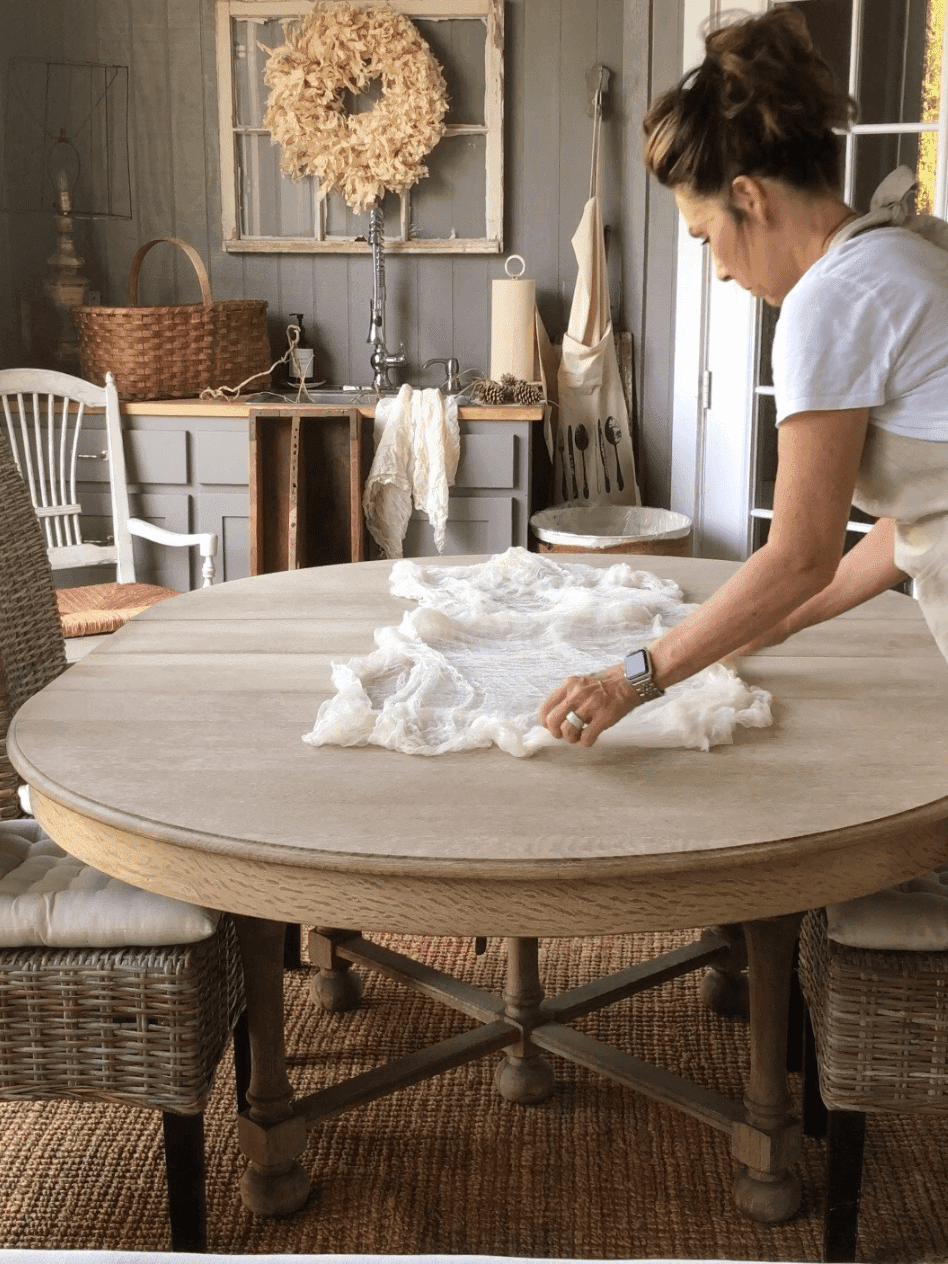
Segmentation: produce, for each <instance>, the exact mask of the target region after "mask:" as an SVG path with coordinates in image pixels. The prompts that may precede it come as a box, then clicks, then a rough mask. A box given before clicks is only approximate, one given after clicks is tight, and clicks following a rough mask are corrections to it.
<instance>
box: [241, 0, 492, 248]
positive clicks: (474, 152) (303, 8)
mask: <svg viewBox="0 0 948 1264" xmlns="http://www.w3.org/2000/svg"><path fill="white" fill-rule="evenodd" d="M381 2H382V0H364V3H366V4H375V3H381ZM392 4H393V7H394V8H396V9H397V10H398V11H399V12H401V13H404V14H405V16H406V17H409V18H411V20H412V21H413V22H414V23H415V25H416V26H417V27H418V29H419V31H420V32H421V34H422V36H423V37H424V39H425V40H426V41H427V43H428V44H429V46H430V47H431V50H432V53H433V54H434V56H435V58H436V59H437V61H438V62H439V64H440V65H441V67H442V70H443V72H444V76H445V79H446V81H447V84H448V92H449V95H450V104H449V109H448V115H447V120H446V127H445V133H444V136H443V137H442V138H441V140H440V141H439V142H438V144H437V145H436V146H435V148H434V149H433V150H432V151H431V153H430V154H429V155H428V157H427V159H426V166H427V167H428V171H429V175H428V177H427V178H426V179H423V180H421V181H419V183H418V184H417V185H415V186H414V188H413V189H411V190H409V191H407V192H405V193H402V194H401V195H394V194H387V195H386V196H385V198H384V199H383V202H382V209H383V212H384V215H385V249H386V251H387V252H388V251H390V252H394V253H399V252H403V253H411V254H499V253H500V252H501V251H502V250H503V210H504V208H503V163H504V155H503V85H504V69H503V56H504V17H503V14H504V9H503V0H392ZM310 8H311V4H310V3H309V2H308V0H217V7H216V15H217V77H218V105H219V123H220V153H221V207H222V223H223V246H224V249H225V250H226V251H229V252H232V253H247V254H252V253H258V254H259V253H270V254H272V253H284V254H328V253H346V254H358V253H367V252H368V251H369V249H370V247H369V245H368V243H367V242H366V240H365V238H366V235H367V224H368V218H367V214H366V215H354V214H353V213H352V212H351V211H350V210H349V208H348V207H347V206H346V204H345V202H344V201H343V199H342V197H341V195H339V194H337V193H335V192H330V193H326V191H324V190H322V189H320V187H319V181H318V180H317V179H316V177H315V176H310V177H304V178H303V179H301V180H300V181H298V182H296V183H294V182H293V181H292V180H289V179H288V178H287V177H285V176H283V175H282V174H281V172H280V160H279V149H278V148H277V147H276V146H274V145H272V144H271V140H270V134H269V132H268V131H267V130H266V129H265V128H264V126H263V115H264V112H265V110H266V103H267V95H268V90H267V87H266V85H265V83H264V79H263V71H264V66H265V64H266V60H267V52H266V49H268V48H275V47H277V46H278V45H280V44H282V43H283V41H284V38H285V31H286V28H287V26H288V25H289V24H292V23H294V22H296V23H298V22H299V21H300V19H301V18H302V17H303V16H305V14H306V13H307V12H308V11H309V9H310ZM374 87H375V89H376V92H377V85H374ZM376 99H377V95H376V93H375V92H373V90H372V89H371V88H370V91H369V92H367V93H365V94H364V95H363V96H361V97H358V98H356V99H355V100H354V101H353V102H352V103H351V108H353V109H371V108H372V105H373V104H374V102H375V100H376Z"/></svg>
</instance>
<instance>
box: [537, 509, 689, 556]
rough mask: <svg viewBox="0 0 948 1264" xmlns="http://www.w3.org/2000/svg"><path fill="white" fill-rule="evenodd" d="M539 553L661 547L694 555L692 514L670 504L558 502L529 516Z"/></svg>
mask: <svg viewBox="0 0 948 1264" xmlns="http://www.w3.org/2000/svg"><path fill="white" fill-rule="evenodd" d="M530 526H531V527H532V528H533V533H534V535H535V536H536V538H537V541H538V552H540V553H659V554H671V555H673V556H676V557H690V556H691V519H690V518H686V517H685V515H684V514H680V513H672V511H671V510H670V509H646V508H643V507H642V506H635V507H630V506H627V505H556V506H554V507H553V508H552V509H541V510H540V511H539V512H538V513H535V514H533V515H532V516H531V518H530Z"/></svg>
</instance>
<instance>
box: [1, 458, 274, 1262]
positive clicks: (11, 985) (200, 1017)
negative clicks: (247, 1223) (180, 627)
mask: <svg viewBox="0 0 948 1264" xmlns="http://www.w3.org/2000/svg"><path fill="white" fill-rule="evenodd" d="M65 666H66V660H65V657H64V651H63V637H62V632H61V630H60V624H59V619H58V615H57V609H56V600H55V597H54V594H53V585H52V575H51V572H50V566H49V561H48V559H47V553H46V545H45V542H44V540H43V536H42V532H41V529H40V526H39V523H38V521H37V518H36V516H35V514H34V512H33V506H32V503H31V501H30V497H29V495H28V493H27V490H26V487H25V486H24V483H23V480H22V479H21V478H20V476H19V475H18V473H17V470H16V466H15V463H14V460H13V457H12V454H11V451H10V448H9V446H8V445H7V443H6V441H5V439H3V437H2V436H0V832H3V831H7V832H8V833H12V832H14V831H15V830H17V828H18V827H17V824H16V820H15V818H17V817H19V816H20V815H21V813H20V805H19V801H18V798H17V793H16V789H17V777H16V774H15V772H14V770H13V768H12V766H11V765H10V763H9V760H8V758H7V754H6V735H7V728H8V725H9V722H10V718H11V716H12V715H13V713H14V712H15V711H16V709H17V708H18V707H19V706H20V705H21V703H23V702H25V701H26V700H27V699H28V698H29V697H30V696H31V694H33V693H35V692H36V691H37V690H38V689H41V688H42V687H43V686H44V685H46V684H47V683H48V682H49V681H51V680H52V679H54V678H55V677H56V676H57V675H59V673H60V672H61V671H62V670H63V669H64V667H65ZM30 825H31V827H32V828H34V829H36V828H37V827H36V823H35V822H30ZM64 841H65V840H64ZM242 1012H243V977H242V973H241V969H240V964H239V956H238V952H237V944H236V934H235V931H234V926H233V922H232V921H231V919H230V918H229V917H226V916H225V917H222V918H221V920H220V922H219V924H218V928H217V931H216V933H215V934H213V935H212V936H211V937H210V938H207V939H204V940H202V941H199V942H197V943H191V944H184V945H171V946H167V947H165V946H162V947H148V948H142V947H135V946H131V947H121V948H108V949H98V948H46V947H42V948H38V947H30V948H4V949H0V1015H2V1022H0V1102H2V1101H24V1100H26V1101H34V1100H38V1099H49V1098H75V1099H81V1100H89V1099H96V1100H101V1101H108V1102H121V1103H126V1104H131V1105H137V1106H146V1107H149V1108H151V1109H153V1110H160V1111H161V1112H162V1115H163V1132H164V1148H165V1160H166V1168H167V1175H168V1195H169V1211H170V1220H171V1243H172V1249H174V1250H191V1251H194V1250H204V1249H205V1246H206V1213H205V1203H204V1117H203V1111H204V1108H205V1106H206V1104H207V1100H208V1096H209V1093H210V1090H211V1086H212V1083H213V1078H214V1072H215V1069H216V1067H217V1064H218V1062H219V1061H220V1058H221V1056H222V1054H223V1051H224V1049H225V1047H226V1045H227V1042H228V1039H229V1038H230V1034H231V1031H232V1030H234V1036H235V1046H234V1055H235V1063H236V1066H237V1081H238V1105H239V1107H240V1108H241V1109H243V1108H244V1106H245V1104H246V1097H245V1090H246V1084H247V1081H248V1078H249V1053H248V1048H247V1038H246V1025H245V1022H244V1020H243V1018H242V1017H241V1016H242Z"/></svg>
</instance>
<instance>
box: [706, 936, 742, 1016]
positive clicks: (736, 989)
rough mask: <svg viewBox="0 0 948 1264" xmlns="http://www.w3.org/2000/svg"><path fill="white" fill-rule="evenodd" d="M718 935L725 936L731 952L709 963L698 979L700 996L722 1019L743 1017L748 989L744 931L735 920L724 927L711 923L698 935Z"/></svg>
mask: <svg viewBox="0 0 948 1264" xmlns="http://www.w3.org/2000/svg"><path fill="white" fill-rule="evenodd" d="M709 935H714V936H721V937H722V938H723V939H726V940H727V942H728V946H729V948H730V953H729V955H728V957H727V959H726V960H724V961H721V962H719V963H718V964H717V965H713V966H711V967H710V968H709V969H708V970H707V971H706V973H705V975H704V977H703V978H702V980H701V984H700V987H699V995H700V997H701V999H702V1001H704V1003H705V1005H707V1007H708V1009H710V1010H711V1011H712V1012H713V1013H715V1014H718V1015H719V1016H720V1017H721V1018H746V1017H747V1015H748V1013H749V1004H748V990H747V975H746V974H745V970H746V968H747V948H746V946H745V944H744V932H743V930H742V929H741V927H740V926H739V925H736V924H734V923H731V924H728V925H726V926H710V927H709V928H708V930H707V931H705V933H704V934H703V935H702V936H701V938H702V939H706V938H708V937H709Z"/></svg>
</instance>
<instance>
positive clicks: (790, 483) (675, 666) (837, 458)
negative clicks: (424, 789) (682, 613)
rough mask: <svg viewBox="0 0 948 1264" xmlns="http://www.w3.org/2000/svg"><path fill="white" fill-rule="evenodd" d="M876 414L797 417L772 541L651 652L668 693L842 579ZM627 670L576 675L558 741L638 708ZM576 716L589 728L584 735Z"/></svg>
mask: <svg viewBox="0 0 948 1264" xmlns="http://www.w3.org/2000/svg"><path fill="white" fill-rule="evenodd" d="M867 424H868V410H867V409H865V408H859V409H849V410H845V411H833V412H811V413H798V414H796V415H795V416H793V417H789V418H787V419H786V420H785V421H784V422H783V424H782V425H781V427H780V431H779V435H778V471H777V483H776V487H775V489H774V516H773V521H772V523H771V529H770V536H769V538H768V541H767V543H766V544H765V545H764V547H763V548H761V549H758V551H757V552H756V553H754V554H753V555H752V556H751V557H750V558H748V560H747V561H746V562H745V563H744V565H743V566H742V567H741V568H740V570H738V571H737V572H736V573H735V574H734V575H732V576H731V578H730V579H729V580H728V581H727V582H726V583H725V584H723V585H722V587H721V588H719V589H718V591H717V592H716V593H715V594H714V596H712V597H711V598H709V600H708V601H706V602H704V603H703V604H702V605H701V606H700V608H699V609H698V610H696V611H695V612H694V614H692V615H690V616H689V617H688V618H687V619H686V620H685V621H684V622H683V623H681V624H679V625H678V627H676V628H672V629H671V630H670V631H669V632H666V633H665V635H664V636H662V637H661V638H660V639H659V640H658V641H656V642H655V643H654V644H653V645H652V646H651V655H652V664H653V670H654V675H655V680H656V683H657V684H658V685H659V686H660V687H662V688H666V687H667V686H669V685H673V684H676V683H677V682H678V681H680V680H685V679H686V678H687V677H688V676H692V675H694V673H695V672H698V671H701V669H702V668H704V667H708V666H709V665H710V664H711V663H715V662H717V661H718V660H719V659H721V658H723V657H725V656H726V655H728V654H731V653H733V652H734V651H735V650H738V649H740V648H741V647H742V646H745V645H747V644H748V643H749V642H752V641H753V640H754V639H755V638H758V637H760V636H762V635H763V634H765V633H766V632H768V631H769V630H770V629H771V628H773V627H775V626H776V625H777V624H779V623H781V622H782V621H783V620H785V619H787V618H788V616H789V615H791V613H792V612H793V611H795V610H797V609H798V608H799V607H801V606H803V605H804V604H806V603H808V602H809V601H811V600H812V599H813V598H815V597H816V595H817V594H818V593H820V592H822V590H823V589H824V588H826V587H827V586H828V585H829V584H830V583H831V582H832V581H833V578H834V576H835V575H836V572H837V569H838V567H839V563H840V559H841V557H842V553H843V543H844V540H845V535H846V523H847V521H848V520H849V510H850V506H851V505H852V496H853V489H854V487H855V483H856V474H857V472H858V469H859V462H860V459H861V456H862V449H863V445H864V443H865V436H866V427H867ZM638 701H639V698H638V695H637V694H636V693H635V691H634V690H633V689H632V688H631V686H629V685H628V684H626V681H625V674H624V670H623V667H622V664H621V663H620V664H616V666H614V667H610V668H608V669H607V670H606V671H605V672H602V673H599V674H598V675H597V676H596V677H595V678H591V677H582V676H573V677H570V679H569V680H568V681H566V682H565V683H564V684H563V685H561V686H560V687H559V688H558V689H557V690H555V691H554V692H553V693H552V694H551V695H550V697H549V698H547V700H546V702H545V703H544V704H543V707H542V708H541V710H540V718H541V721H542V722H543V723H544V724H545V725H546V727H547V728H548V729H549V730H550V732H551V733H554V734H555V735H556V736H557V737H560V736H562V737H565V738H566V739H567V740H568V741H571V742H576V741H579V742H581V743H582V744H583V745H584V746H591V745H592V744H593V742H595V740H596V738H597V737H598V736H599V734H600V733H602V732H603V731H604V730H605V729H607V728H609V727H610V726H611V725H613V724H615V723H616V722H617V721H618V720H620V719H621V718H622V716H623V715H625V714H626V713H627V712H628V711H630V710H631V709H632V708H633V707H634V706H636V705H637V704H638ZM567 711H575V712H576V713H577V714H578V715H580V716H581V717H582V718H583V719H584V720H585V721H586V722H587V727H586V728H584V729H583V730H582V732H581V733H580V732H579V731H578V730H577V729H575V728H574V727H573V726H572V725H571V724H567V723H566V713H567Z"/></svg>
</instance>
